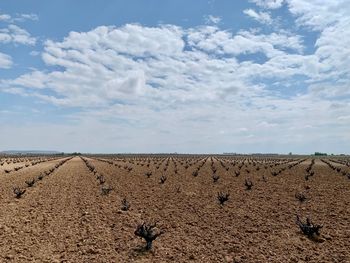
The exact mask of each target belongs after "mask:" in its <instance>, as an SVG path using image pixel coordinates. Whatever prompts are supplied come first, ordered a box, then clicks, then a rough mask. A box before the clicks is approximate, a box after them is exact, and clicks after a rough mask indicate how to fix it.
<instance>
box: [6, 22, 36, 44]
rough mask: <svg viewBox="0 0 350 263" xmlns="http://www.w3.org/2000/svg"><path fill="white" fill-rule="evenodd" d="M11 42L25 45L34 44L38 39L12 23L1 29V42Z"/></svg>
mask: <svg viewBox="0 0 350 263" xmlns="http://www.w3.org/2000/svg"><path fill="white" fill-rule="evenodd" d="M10 42H12V43H16V44H23V45H34V44H35V42H36V39H35V38H34V37H32V36H31V35H30V34H29V33H28V31H26V30H25V29H23V28H21V27H19V26H16V25H13V24H11V25H9V26H7V27H6V28H2V29H0V43H10Z"/></svg>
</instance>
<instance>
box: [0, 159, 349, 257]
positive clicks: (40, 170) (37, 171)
mask: <svg viewBox="0 0 350 263" xmlns="http://www.w3.org/2000/svg"><path fill="white" fill-rule="evenodd" d="M0 165H1V166H0V198H1V202H0V211H1V213H0V262H236V263H238V262H241V263H244V262H295V263H297V262H337V263H340V262H343V263H348V262H350V159H349V158H345V157H332V158H330V157H320V158H311V157H309V156H292V157H271V156H259V157H256V156H221V155H214V156H207V155H198V156H181V155H173V156H172V155H126V156H121V155H114V156H112V155H109V156H107V155H106V156H81V157H80V156H63V157H62V156H61V157H57V156H56V157H47V156H46V157H28V158H26V157H20V158H19V157H17V158H15V157H14V158H9V157H2V158H0ZM18 167H21V168H20V169H17V168H18ZM14 187H18V189H17V192H16V193H15V192H14ZM24 190H25V191H24ZM16 194H17V196H16ZM219 194H221V196H225V195H226V194H227V200H226V201H225V200H222V204H220V201H219V199H218V195H219ZM304 199H305V200H304ZM123 200H124V201H123ZM124 210H125V211H124ZM297 215H298V216H299V217H300V219H301V221H302V222H305V221H306V218H307V217H309V218H310V219H311V221H312V223H314V224H316V225H317V224H319V225H322V226H323V227H322V228H321V229H320V235H319V236H317V237H315V236H312V237H311V236H310V237H308V236H307V235H305V234H303V232H302V230H301V228H299V226H298V225H297V223H296V218H297ZM143 222H146V223H147V224H153V223H156V228H155V232H156V233H159V234H160V235H159V236H158V237H157V238H156V239H155V241H154V242H153V246H152V248H151V249H148V250H147V249H146V248H145V246H146V242H145V240H143V239H141V238H140V237H138V236H136V235H135V233H134V232H135V230H136V228H137V226H138V225H140V224H141V223H143Z"/></svg>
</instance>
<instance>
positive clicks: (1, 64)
mask: <svg viewBox="0 0 350 263" xmlns="http://www.w3.org/2000/svg"><path fill="white" fill-rule="evenodd" d="M12 64H13V63H12V58H11V57H10V56H9V55H6V54H4V53H1V52H0V68H3V69H8V68H11V66H12Z"/></svg>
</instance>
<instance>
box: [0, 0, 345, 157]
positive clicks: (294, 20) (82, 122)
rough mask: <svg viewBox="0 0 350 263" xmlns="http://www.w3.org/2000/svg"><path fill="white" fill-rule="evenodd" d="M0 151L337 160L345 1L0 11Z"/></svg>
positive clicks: (24, 5)
mask: <svg viewBox="0 0 350 263" xmlns="http://www.w3.org/2000/svg"><path fill="white" fill-rule="evenodd" d="M0 123H1V128H0V150H5V149H7V150H8V149H31V150H34V149H45V150H59V151H82V152H109V153H110V152H183V153H222V152H242V153H251V152H279V153H288V152H293V153H312V152H315V151H323V152H328V153H350V1H348V0H333V1H324V0H307V1H306V0H249V1H248V0H234V1H233V0H197V1H188V0H176V1H173V0H147V1H146V0H145V1H140V0H128V1H114V0H103V1H93V0H88V1H87V0H75V1H70V0H55V1H44V0H40V1H39V0H28V1H21V0H2V1H1V3H0Z"/></svg>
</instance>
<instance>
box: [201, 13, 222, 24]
mask: <svg viewBox="0 0 350 263" xmlns="http://www.w3.org/2000/svg"><path fill="white" fill-rule="evenodd" d="M205 22H206V24H214V25H216V24H218V23H220V22H221V17H219V16H213V15H208V16H205Z"/></svg>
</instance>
